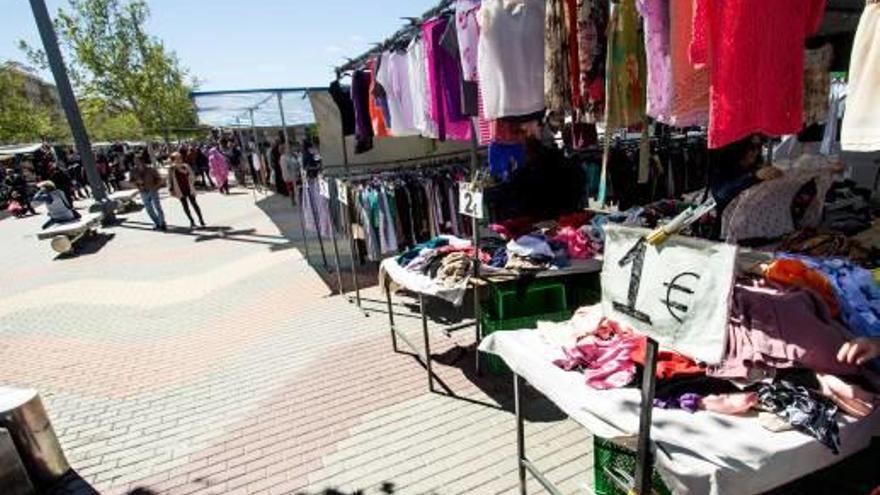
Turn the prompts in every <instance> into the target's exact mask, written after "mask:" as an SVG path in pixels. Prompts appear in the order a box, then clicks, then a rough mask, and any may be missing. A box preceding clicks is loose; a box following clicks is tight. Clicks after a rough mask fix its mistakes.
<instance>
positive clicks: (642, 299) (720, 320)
mask: <svg viewBox="0 0 880 495" xmlns="http://www.w3.org/2000/svg"><path fill="white" fill-rule="evenodd" d="M648 233H650V231H649V230H647V229H636V228H630V227H621V226H614V225H612V226H608V227H606V228H605V264H604V266H603V269H602V311H603V314H604V315H605V316H606V317H609V318H612V319H614V320H617V321H620V322H623V323H626V324H627V325H629V326H631V327H632V328H633V329H635V330H636V331H638V332H640V333H644V334H646V335H648V336H650V337H651V338H653V339H655V340H656V341H657V342H659V343H660V344H661V345H663V346H665V347H668V348H670V349H673V350H675V351H678V352H680V353H682V354H685V355H687V356H690V357H693V358H694V359H696V360H698V361H701V362H704V363H707V364H718V363H719V362H720V361H721V359H722V358H723V357H724V353H725V346H726V343H727V321H728V312H729V299H730V294H731V292H732V290H733V283H734V264H735V261H736V246H733V245H730V244H723V243H717V242H709V241H704V240H700V239H694V238H690V237H680V236H674V237H671V238H669V239H668V240H667V241H666V242H664V243H662V244H660V245H659V246H651V245H649V244H647V243H646V242H644V241H642V239H644V237H645V236H647V234H648Z"/></svg>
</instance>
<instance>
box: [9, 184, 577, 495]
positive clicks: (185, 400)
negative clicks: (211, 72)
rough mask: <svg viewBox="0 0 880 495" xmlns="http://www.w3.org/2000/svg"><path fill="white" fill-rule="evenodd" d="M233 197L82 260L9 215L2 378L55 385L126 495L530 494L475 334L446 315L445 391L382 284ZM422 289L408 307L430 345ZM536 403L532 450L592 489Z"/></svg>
mask: <svg viewBox="0 0 880 495" xmlns="http://www.w3.org/2000/svg"><path fill="white" fill-rule="evenodd" d="M234 193H236V195H233V196H229V197H224V196H220V195H218V194H216V193H209V194H203V195H200V196H199V198H198V199H199V202H200V204H201V205H202V210H203V212H204V214H205V220H206V221H207V222H208V223H209V226H211V228H209V229H207V230H199V231H195V232H189V231H188V230H187V229H177V228H173V229H172V232H170V233H167V234H162V233H156V232H153V231H151V230H149V229H150V225H149V220H148V218H147V215H146V213H145V212H143V211H141V212H136V213H133V214H130V215H127V216H125V217H126V219H125V221H124V222H123V223H121V224H120V225H118V226H115V227H112V228H108V229H105V230H104V233H105V235H106V237H105V239H104V241H103V245H101V244H102V243H101V242H99V243H98V245H97V246H95V247H92V248H87V249H85V250H84V254H82V255H81V256H79V257H76V258H69V259H57V260H56V259H54V258H55V254H54V253H53V252H52V251H51V249H50V248H49V246H48V243H40V242H38V241H37V240H36V239H35V237H34V234H35V233H36V231H37V229H38V228H39V225H40V223H41V220H40V219H39V218H29V219H25V220H15V219H6V220H2V221H0V233H2V234H0V235H2V238H3V239H4V241H5V242H4V256H3V257H2V258H0V286H3V287H4V288H8V289H7V290H8V291H9V292H7V293H6V294H5V295H4V300H3V304H2V305H0V376H2V377H3V382H4V383H6V384H10V385H17V386H28V387H34V388H36V389H38V390H39V391H40V392H41V394H42V396H43V400H44V402H45V404H46V407H47V409H48V412H49V415H50V417H51V419H52V421H53V424H54V426H55V429H56V432H57V433H58V434H59V436H60V439H61V443H62V446H63V447H64V450H65V453H66V454H67V456H68V459H69V460H70V463H71V465H72V466H73V467H74V468H75V469H76V470H77V472H78V473H79V474H80V475H81V476H82V478H83V479H84V480H85V481H86V482H88V483H89V484H90V485H92V486H93V487H94V488H95V489H96V490H97V491H98V492H99V493H107V494H117V493H119V494H123V493H128V492H129V491H131V490H133V489H135V488H148V489H150V490H153V491H154V492H157V493H170V494H175V495H176V494H181V495H182V494H189V493H199V494H237V493H241V494H285V493H302V494H309V495H311V494H333V493H344V494H353V493H399V494H421V493H437V494H447V493H448V494H452V493H478V494H484V493H485V494H493V493H515V492H516V487H517V475H516V460H515V431H514V430H515V423H514V417H513V413H512V393H511V390H512V389H511V384H510V380H509V379H508V378H499V377H492V376H489V377H484V378H478V377H476V376H474V374H473V347H472V346H473V331H472V329H470V328H468V329H464V330H461V331H458V332H455V333H453V334H452V337H451V338H450V337H447V336H446V335H445V334H444V332H442V327H441V326H440V325H439V324H437V323H433V324H432V325H431V329H432V330H431V335H432V352H433V354H434V356H435V367H434V369H435V372H436V373H437V375H438V377H439V378H440V380H442V382H443V383H445V384H446V385H447V386H448V387H449V389H451V391H452V392H453V393H454V396H449V395H448V394H446V393H433V394H432V393H428V390H427V380H426V376H425V371H424V368H422V367H421V366H420V365H419V364H418V362H417V361H416V360H415V359H414V358H413V357H412V356H410V355H407V354H402V353H401V354H397V353H394V352H393V351H392V349H391V340H390V336H389V333H388V328H387V324H388V320H387V315H386V314H385V313H384V311H385V305H384V298H383V297H382V295H381V294H379V292H378V290H377V289H376V288H375V287H371V288H369V289H367V290H365V291H364V293H363V296H364V298H365V302H364V307H365V308H366V309H367V310H368V313H369V315H370V316H369V317H365V316H364V314H363V313H362V312H361V311H359V310H358V309H357V308H356V307H355V306H354V305H352V304H350V303H349V302H347V299H346V298H345V297H341V296H335V295H332V294H333V292H334V290H333V289H332V288H331V287H330V286H328V282H329V283H332V284H335V280H336V278H335V274H328V273H327V272H325V271H324V270H323V269H322V270H320V272H321V273H320V274H319V273H318V272H316V271H315V270H314V269H312V268H311V267H310V266H309V265H307V264H306V263H305V261H304V259H303V256H302V254H301V252H300V247H301V245H302V241H301V239H300V238H299V236H298V234H299V232H300V230H299V222H298V220H299V219H298V217H297V216H296V215H294V214H293V210H292V208H291V207H290V204H289V200H288V199H287V198H283V197H274V196H273V197H266V196H261V197H259V198H258V199H259V202H258V204H256V205H255V203H254V198H253V197H252V195H251V193H250V191H247V192H246V191H244V190H237V191H235V190H234ZM163 205H164V208H165V212H166V215H167V216H168V223H169V224H170V225H187V224H188V222H187V221H186V220H185V217H184V216H183V213H182V210H181V208H180V205H179V204H178V203H177V201H176V200H173V199H170V198H169V199H165V200H164V201H163ZM110 236H112V237H110ZM338 245H339V248H340V251H341V256H340V258H341V260H342V262H343V266H344V267H347V266H348V265H347V263H348V260H349V255H348V250H347V249H348V242H347V240H344V239H340V240H339V242H338ZM325 249H326V250H327V253H328V262H329V263H328V264H329V265H330V266H331V267H333V266H334V264H335V263H334V256H333V249H332V244H331V243H329V242H325ZM309 250H310V252H311V254H312V259H313V260H316V261H317V260H318V259H319V258H320V254H317V253H319V250H318V249H317V243H316V242H313V243H312V244H310V248H309ZM316 264H318V265H320V264H321V263H320V262H318V263H316ZM344 283H345V284H348V283H350V275H349V274H348V273H347V272H346V273H345V277H344ZM414 302H415V301H414V300H410V299H406V298H398V299H396V303H398V304H401V305H403V306H398V307H397V308H396V309H395V311H396V312H397V311H400V313H401V316H400V317H398V318H397V320H398V324H399V325H400V326H401V327H402V328H404V329H405V330H406V331H407V332H410V333H411V335H412V337H411V339H410V340H412V341H413V342H416V343H421V322H420V320H419V318H418V314H417V313H415V312H413V310H412V306H411V305H412V304H413V303H414ZM406 303H408V304H409V305H410V306H407V304H406ZM435 309H437V310H438V311H439V310H442V311H446V309H445V308H435ZM465 321H466V320H465ZM441 390H442V388H441ZM526 402H527V419H528V422H527V425H526V439H527V444H528V452H529V455H530V457H532V458H533V459H534V460H535V462H536V464H537V465H538V466H539V467H541V468H543V469H545V470H548V471H549V473H548V475H549V478H550V479H551V480H552V481H554V482H557V483H560V484H561V487H562V488H563V489H564V491H565V492H566V493H575V492H577V491H578V490H579V489H580V487H582V486H584V485H586V484H588V483H591V481H590V478H591V464H592V456H591V455H590V448H591V441H590V439H589V437H588V436H587V434H586V433H585V432H584V431H583V430H582V429H580V428H579V427H577V426H576V425H575V424H574V423H573V422H571V421H570V420H567V419H565V418H564V416H562V414H561V413H560V412H559V411H557V410H556V409H555V408H554V407H553V406H552V405H550V404H549V403H547V401H546V400H544V399H542V398H540V397H538V396H537V395H535V394H531V393H530V394H528V395H527V400H526ZM529 488H530V493H542V491H541V490H540V489H539V487H538V485H537V483H536V482H535V481H534V480H530V481H529Z"/></svg>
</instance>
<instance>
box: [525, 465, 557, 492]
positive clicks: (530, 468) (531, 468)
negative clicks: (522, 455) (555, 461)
mask: <svg viewBox="0 0 880 495" xmlns="http://www.w3.org/2000/svg"><path fill="white" fill-rule="evenodd" d="M520 465H521V466H523V467H524V468H525V469H527V470H528V471H529V472H530V473H532V476H534V477H535V479H536V480H538V483H540V484H541V486H543V487H544V489H545V490H547V491H548V492H550V493H551V494H552V495H562V492H561V491H559V489H558V488H556V486H555V485H553V483H552V482H551V481H550V480H548V479H547V477H545V476H544V473H542V472H541V471H540V470H539V469H538V468H537V467H535V465H534V464H532V461H530V460H528V459H522V460H520ZM523 493H525V492H523Z"/></svg>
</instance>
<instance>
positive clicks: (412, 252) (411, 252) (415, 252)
mask: <svg viewBox="0 0 880 495" xmlns="http://www.w3.org/2000/svg"><path fill="white" fill-rule="evenodd" d="M448 244H449V239H447V238H443V237H435V238H433V239H431V240H430V241H426V242H423V243H421V244H416V245H415V246H413V247H412V248H410V249H408V250H407V251H406V252H404V253H403V254H401V255H400V256H398V257H397V264H398V265H400V266H403V267H405V266H407V265H409V263H410V262H411V261H412V260H413V259H415V258H416V257H418V256H420V255H421V254H422V251H423V250H424V249H437V248H439V247H442V246H446V245H448Z"/></svg>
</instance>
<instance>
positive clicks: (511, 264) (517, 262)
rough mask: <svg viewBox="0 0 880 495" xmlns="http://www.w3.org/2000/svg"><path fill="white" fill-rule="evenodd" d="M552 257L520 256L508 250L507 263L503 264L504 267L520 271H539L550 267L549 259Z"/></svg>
mask: <svg viewBox="0 0 880 495" xmlns="http://www.w3.org/2000/svg"><path fill="white" fill-rule="evenodd" d="M552 259H553V257H552V256H547V257H544V258H539V257H534V256H533V257H525V256H520V255H518V254H513V253H511V252H510V250H508V252H507V264H505V265H504V268H506V269H508V270H516V271H520V272H528V271H541V270H546V269H547V268H549V267H550V260H552Z"/></svg>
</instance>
